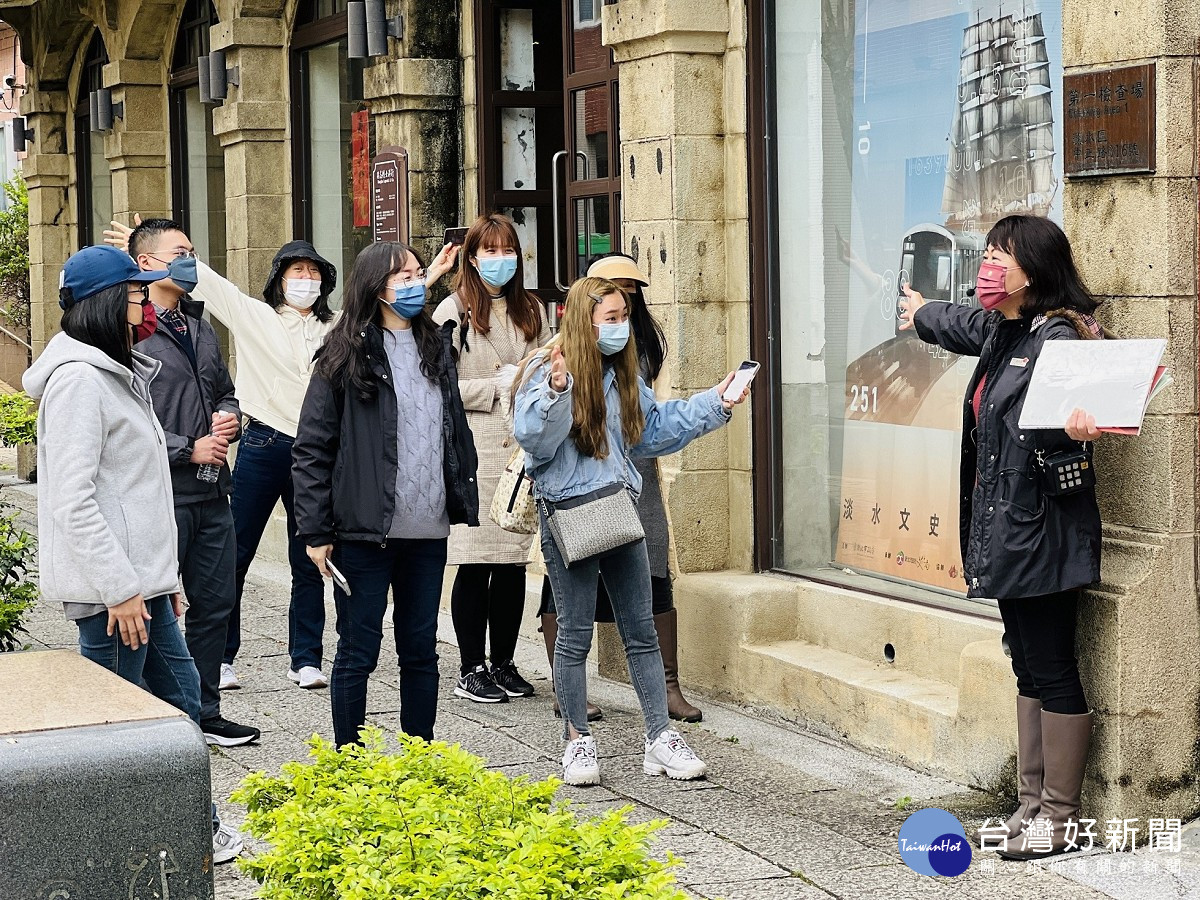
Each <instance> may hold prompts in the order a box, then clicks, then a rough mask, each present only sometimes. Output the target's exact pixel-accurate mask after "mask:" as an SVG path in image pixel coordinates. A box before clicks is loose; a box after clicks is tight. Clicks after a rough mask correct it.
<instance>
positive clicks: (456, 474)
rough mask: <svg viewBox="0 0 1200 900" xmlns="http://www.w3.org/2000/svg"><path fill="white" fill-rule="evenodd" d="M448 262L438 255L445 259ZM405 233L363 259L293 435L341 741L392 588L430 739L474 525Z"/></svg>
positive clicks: (442, 362) (410, 708) (407, 706)
mask: <svg viewBox="0 0 1200 900" xmlns="http://www.w3.org/2000/svg"><path fill="white" fill-rule="evenodd" d="M439 259H441V257H439ZM424 269H425V267H424V265H422V264H421V262H420V260H419V258H418V257H417V255H416V253H415V252H414V251H413V250H412V249H411V248H410V247H407V246H405V245H403V244H399V243H391V242H378V243H375V244H372V245H370V246H368V247H367V248H366V249H364V250H363V251H362V252H361V253H360V254H359V255H358V258H357V259H356V260H355V263H354V268H353V269H352V271H351V273H350V279H349V282H348V283H347V285H346V289H345V293H344V295H343V306H342V316H341V318H340V319H339V320H338V323H337V324H336V325H335V326H334V327H333V330H332V331H330V333H329V335H328V336H327V337H326V339H325V344H324V345H323V346H322V348H321V350H320V351H319V352H318V354H317V358H316V366H315V367H314V371H313V375H312V378H311V379H310V381H309V385H308V392H307V393H306V394H305V397H304V405H303V406H302V407H301V410H300V423H299V428H298V430H297V434H296V442H295V444H294V445H293V447H292V483H293V487H294V496H295V511H296V531H297V533H298V534H299V536H300V539H301V540H303V541H304V543H305V545H306V546H307V548H308V555H309V558H310V559H312V561H313V562H314V563H315V564H316V565H317V567H318V568H319V569H320V570H321V571H322V573H323V574H329V575H333V574H334V573H333V572H330V571H328V564H330V563H332V567H334V568H336V569H337V570H338V572H340V573H341V575H343V576H344V577H345V579H346V583H347V585H348V586H349V593H347V592H346V591H343V590H342V588H341V587H340V586H339V585H338V582H337V579H336V577H335V579H334V591H333V598H334V605H335V607H336V609H337V631H338V645H337V653H336V654H335V656H334V660H333V669H332V672H331V675H330V679H329V694H330V701H331V706H332V712H333V734H334V740H335V741H336V742H337V744H338V746H342V745H345V744H349V743H353V742H356V741H358V739H359V729H360V728H361V727H362V725H363V723H364V722H365V720H366V703H367V682H368V679H369V678H370V675H371V673H372V672H373V671H375V666H376V665H377V664H378V662H379V650H380V646H381V643H382V639H383V618H384V615H385V613H386V611H387V604H388V595H389V594H390V595H391V599H392V602H393V603H394V604H395V609H394V611H393V613H392V622H393V630H394V633H395V640H396V655H397V657H398V660H399V668H400V727H401V729H402V730H403V731H404V732H405V733H406V734H410V735H413V736H415V737H421V738H424V739H426V740H432V739H433V726H434V722H435V720H436V718H437V700H438V669H437V659H438V657H437V614H438V602H439V599H440V597H441V592H442V580H443V578H444V575H445V569H446V545H447V539H448V538H449V536H450V526H451V525H456V524H466V525H478V524H479V491H478V486H477V484H476V477H475V470H476V456H475V442H474V439H473V438H472V435H471V430H470V428H469V427H468V425H467V418H466V413H465V412H464V410H463V404H462V398H461V397H460V396H459V391H458V367H457V365H456V363H455V359H454V353H453V350H452V345H451V335H452V334H453V330H454V327H455V323H453V322H448V323H446V325H445V326H444V327H443V328H441V329H439V328H438V327H437V326H436V325H435V324H434V322H433V318H432V317H431V316H430V314H429V311H428V309H427V307H426V304H425V299H426V288H425V281H426V278H427V277H429V278H436V273H434V274H432V275H427V274H426V272H425V271H424Z"/></svg>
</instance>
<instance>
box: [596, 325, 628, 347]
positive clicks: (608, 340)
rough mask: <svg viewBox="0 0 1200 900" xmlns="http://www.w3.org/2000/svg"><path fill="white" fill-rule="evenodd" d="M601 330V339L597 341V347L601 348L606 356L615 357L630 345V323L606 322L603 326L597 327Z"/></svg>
mask: <svg viewBox="0 0 1200 900" xmlns="http://www.w3.org/2000/svg"><path fill="white" fill-rule="evenodd" d="M596 327H597V328H599V329H600V337H598V338H597V339H596V345H597V346H598V347H599V348H600V352H601V353H603V354H604V355H605V356H614V355H616V354H618V353H620V352H621V351H622V350H624V349H625V345H626V344H628V343H629V322H628V320H626V321H624V322H605V323H604V324H603V325H597V326H596Z"/></svg>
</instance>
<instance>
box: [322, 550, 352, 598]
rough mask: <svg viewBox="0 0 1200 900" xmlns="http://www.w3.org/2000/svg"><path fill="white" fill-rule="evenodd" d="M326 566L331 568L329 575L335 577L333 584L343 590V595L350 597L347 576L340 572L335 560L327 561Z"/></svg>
mask: <svg viewBox="0 0 1200 900" xmlns="http://www.w3.org/2000/svg"><path fill="white" fill-rule="evenodd" d="M325 565H326V566H327V567H328V568H329V574H330V575H332V576H333V583H334V584H336V585H337V586H338V587H340V588H341V589H342V593H343V594H345V595H346V596H347V597H349V596H350V582H348V581H347V580H346V576H345V575H343V574H342V573H341V572H339V571H338V568H337V566H335V565H334V564H333V560H331V559H327V560H325Z"/></svg>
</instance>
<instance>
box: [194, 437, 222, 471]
mask: <svg viewBox="0 0 1200 900" xmlns="http://www.w3.org/2000/svg"><path fill="white" fill-rule="evenodd" d="M211 433H212V434H216V431H215V430H214V431H213V432H211ZM220 475H221V467H220V466H218V465H217V464H216V463H205V464H204V465H202V466H201V467H200V468H199V469H197V470H196V477H197V478H198V479H200V480H201V481H205V482H207V483H208V484H216V482H217V478H219V477H220Z"/></svg>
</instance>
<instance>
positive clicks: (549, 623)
mask: <svg viewBox="0 0 1200 900" xmlns="http://www.w3.org/2000/svg"><path fill="white" fill-rule="evenodd" d="M538 630H539V631H540V632H541V633H542V637H543V638H544V639H545V641H546V659H548V660H549V661H550V674H551V676H553V675H554V641H555V640H556V639H557V638H558V614H557V613H542V627H541V628H539V629H538ZM550 687H551V693H552V694H553V689H554V685H553V683H551V685H550ZM553 696H554V718H556V719H561V718H562V710H561V709H559V708H558V695H557V694H553ZM603 718H604V710H602V709H601V708H600V707H598V706H595V705H593V704H592V703H591V701H588V705H587V720H588V721H589V722H599V721H600V720H601V719H603Z"/></svg>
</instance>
